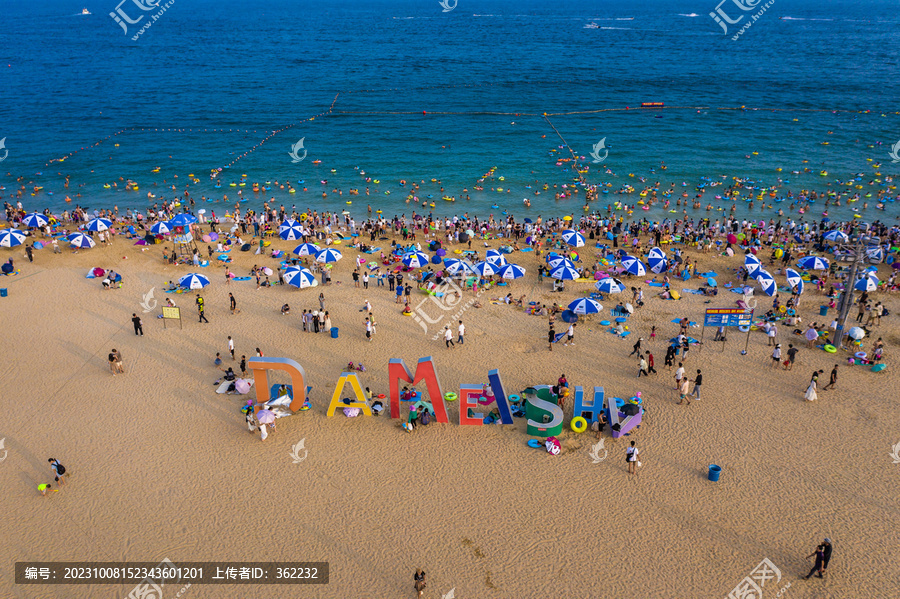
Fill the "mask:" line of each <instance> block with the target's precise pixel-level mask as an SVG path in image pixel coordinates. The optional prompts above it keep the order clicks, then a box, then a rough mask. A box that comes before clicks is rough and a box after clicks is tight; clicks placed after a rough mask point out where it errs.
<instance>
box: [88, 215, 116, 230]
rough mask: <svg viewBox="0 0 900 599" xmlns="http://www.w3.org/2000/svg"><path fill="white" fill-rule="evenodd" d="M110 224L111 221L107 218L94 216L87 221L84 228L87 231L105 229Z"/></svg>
mask: <svg viewBox="0 0 900 599" xmlns="http://www.w3.org/2000/svg"><path fill="white" fill-rule="evenodd" d="M111 226H112V221H111V220H109V219H108V218H95V219H92V220H91V221H90V222H88V224H87V226H85V229H86V230H88V231H97V232H99V231H106V230H107V229H109V228H110V227H111Z"/></svg>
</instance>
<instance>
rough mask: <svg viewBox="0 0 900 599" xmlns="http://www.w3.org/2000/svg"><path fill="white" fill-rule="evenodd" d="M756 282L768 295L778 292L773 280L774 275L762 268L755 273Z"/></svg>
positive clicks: (776, 284)
mask: <svg viewBox="0 0 900 599" xmlns="http://www.w3.org/2000/svg"><path fill="white" fill-rule="evenodd" d="M756 282H757V283H759V286H760V288H762V290H763V293H765V294H766V295H768V296H770V297H771V296H773V295H775V294H776V293H777V292H778V283H776V282H775V277H773V276H772V275H770V274H769V273H767V272H766V271H764V270H761V271H760V272H758V273H757V274H756Z"/></svg>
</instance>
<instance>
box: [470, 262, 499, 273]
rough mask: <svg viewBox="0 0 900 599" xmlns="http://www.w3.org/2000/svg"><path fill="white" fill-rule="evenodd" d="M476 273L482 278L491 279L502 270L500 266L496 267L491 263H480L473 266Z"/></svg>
mask: <svg viewBox="0 0 900 599" xmlns="http://www.w3.org/2000/svg"><path fill="white" fill-rule="evenodd" d="M473 268H474V269H475V272H477V273H478V274H480V275H481V276H482V277H489V276H491V275H495V274H497V271H498V270H500V267H499V266H495V265H493V264H491V263H490V262H487V261H485V262H478V263H476V264H475V266H473Z"/></svg>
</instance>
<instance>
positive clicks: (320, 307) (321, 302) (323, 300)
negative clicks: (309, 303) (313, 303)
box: [319, 293, 325, 311]
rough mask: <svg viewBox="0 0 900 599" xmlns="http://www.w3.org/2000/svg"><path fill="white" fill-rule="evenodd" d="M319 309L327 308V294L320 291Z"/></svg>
mask: <svg viewBox="0 0 900 599" xmlns="http://www.w3.org/2000/svg"><path fill="white" fill-rule="evenodd" d="M319 310H323V311H324V310H325V294H324V293H319Z"/></svg>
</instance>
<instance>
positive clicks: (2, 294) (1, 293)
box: [0, 287, 6, 297]
mask: <svg viewBox="0 0 900 599" xmlns="http://www.w3.org/2000/svg"><path fill="white" fill-rule="evenodd" d="M0 297H6V287H4V288H3V289H0Z"/></svg>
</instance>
